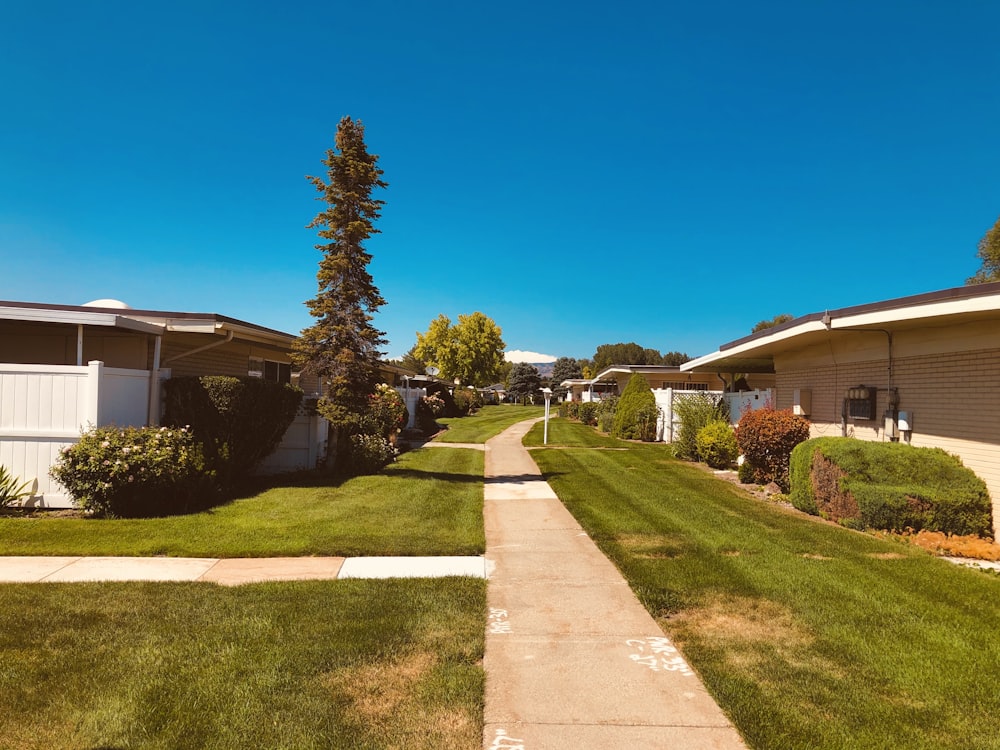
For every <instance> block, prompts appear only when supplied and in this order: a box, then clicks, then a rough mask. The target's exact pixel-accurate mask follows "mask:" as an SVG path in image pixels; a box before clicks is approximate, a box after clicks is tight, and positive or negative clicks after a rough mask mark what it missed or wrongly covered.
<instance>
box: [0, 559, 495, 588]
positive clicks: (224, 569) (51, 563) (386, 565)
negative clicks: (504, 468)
mask: <svg viewBox="0 0 1000 750" xmlns="http://www.w3.org/2000/svg"><path fill="white" fill-rule="evenodd" d="M487 572H488V563H487V561H486V559H485V558H482V557H348V558H344V557H267V558H227V559H215V558H190V557H0V583H43V582H45V583H74V582H80V581H208V582H212V583H218V584H222V585H224V586H237V585H240V584H244V583H260V582H262V581H304V580H334V579H345V578H421V577H438V576H474V577H476V578H486V576H487Z"/></svg>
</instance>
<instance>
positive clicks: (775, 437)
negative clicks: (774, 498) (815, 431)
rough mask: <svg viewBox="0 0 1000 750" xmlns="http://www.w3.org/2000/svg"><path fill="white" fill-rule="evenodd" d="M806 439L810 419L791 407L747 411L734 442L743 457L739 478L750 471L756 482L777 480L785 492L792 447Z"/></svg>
mask: <svg viewBox="0 0 1000 750" xmlns="http://www.w3.org/2000/svg"><path fill="white" fill-rule="evenodd" d="M808 439H809V422H808V421H806V420H805V419H803V418H802V417H799V416H796V415H795V414H792V411H791V410H790V409H783V410H781V411H776V410H775V409H758V410H756V411H747V412H744V413H743V416H741V417H740V423H739V425H738V426H737V427H736V444H737V445H738V446H739V449H740V453H742V454H743V457H744V458H745V459H746V461H745V462H744V464H743V466H747V465H748V464H749V466H750V467H751V468H750V469H743V467H740V468H741V470H742V471H741V473H740V480H741V481H743V477H744V476H749V475H750V472H751V471H752V472H753V477H754V481H755V482H759V483H761V484H766V483H767V482H776V483H777V484H778V486H779V487H781V489H782V491H783V492H788V488H789V478H788V461H789V457H790V456H791V454H792V449H793V448H795V446H796V445H798V444H799V443H802V442H804V441H806V440H808Z"/></svg>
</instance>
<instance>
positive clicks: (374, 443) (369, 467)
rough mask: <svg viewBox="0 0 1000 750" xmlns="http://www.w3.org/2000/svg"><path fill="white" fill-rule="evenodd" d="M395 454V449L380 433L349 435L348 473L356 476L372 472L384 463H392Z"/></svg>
mask: <svg viewBox="0 0 1000 750" xmlns="http://www.w3.org/2000/svg"><path fill="white" fill-rule="evenodd" d="M396 455H397V451H396V449H395V448H394V447H393V446H392V444H391V443H390V442H389V441H388V440H387V439H386V438H384V437H383V436H381V435H373V434H370V433H359V434H356V435H351V457H350V462H349V470H350V473H351V474H354V475H358V476H360V475H361V474H374V473H375V472H377V471H378V470H379V469H381V468H382V467H383V466H385V465H386V464H388V463H392V461H394V460H395V458H396Z"/></svg>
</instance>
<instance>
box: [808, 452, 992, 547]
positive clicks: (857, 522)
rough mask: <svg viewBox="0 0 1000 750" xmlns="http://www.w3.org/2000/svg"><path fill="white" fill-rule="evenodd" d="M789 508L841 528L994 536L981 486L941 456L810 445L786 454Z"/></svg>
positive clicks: (959, 465) (969, 473)
mask: <svg viewBox="0 0 1000 750" xmlns="http://www.w3.org/2000/svg"><path fill="white" fill-rule="evenodd" d="M791 484H792V488H791V489H792V492H791V501H792V504H793V505H794V506H795V507H796V508H799V509H800V510H803V511H805V512H807V513H812V514H814V515H823V516H825V517H827V518H830V519H832V520H835V521H838V522H840V523H842V524H844V525H846V526H852V527H856V528H871V529H883V530H886V531H904V530H906V529H913V530H914V531H919V530H921V529H926V530H928V531H940V532H944V533H946V534H956V535H966V534H976V535H979V536H984V537H989V536H992V534H993V518H992V504H991V502H990V497H989V493H988V491H987V489H986V485H985V483H984V482H983V481H982V480H981V479H980V478H979V477H977V476H976V475H975V474H974V473H973V472H972V471H971V470H970V469H968V468H966V467H965V466H963V465H962V462H961V461H960V460H959V459H958V458H956V457H955V456H952V455H950V454H948V453H946V452H945V451H943V450H941V449H940V448H915V447H913V446H910V445H906V444H904V443H873V442H868V441H864V440H856V439H854V438H814V439H813V440H808V441H806V442H804V443H801V444H800V445H798V446H797V447H796V448H795V450H793V451H792V460H791Z"/></svg>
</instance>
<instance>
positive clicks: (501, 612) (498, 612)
mask: <svg viewBox="0 0 1000 750" xmlns="http://www.w3.org/2000/svg"><path fill="white" fill-rule="evenodd" d="M488 619H489V621H490V629H489V632H490V633H510V632H513V631H512V630H511V627H510V620H508V619H507V610H506V609H495V608H494V607H490V616H489V618H488Z"/></svg>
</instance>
